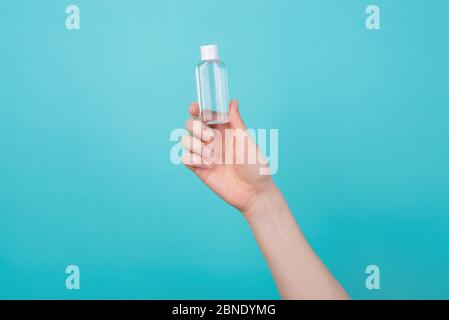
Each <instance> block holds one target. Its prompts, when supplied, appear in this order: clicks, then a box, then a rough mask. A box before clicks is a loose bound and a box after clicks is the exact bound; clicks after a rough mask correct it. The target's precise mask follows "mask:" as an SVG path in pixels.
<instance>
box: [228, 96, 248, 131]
mask: <svg viewBox="0 0 449 320" xmlns="http://www.w3.org/2000/svg"><path fill="white" fill-rule="evenodd" d="M229 122H230V125H231V128H232V129H242V130H245V129H246V127H245V124H244V123H243V120H242V117H241V115H240V111H239V102H238V101H237V100H236V99H234V100H232V101H231V103H230V105H229Z"/></svg>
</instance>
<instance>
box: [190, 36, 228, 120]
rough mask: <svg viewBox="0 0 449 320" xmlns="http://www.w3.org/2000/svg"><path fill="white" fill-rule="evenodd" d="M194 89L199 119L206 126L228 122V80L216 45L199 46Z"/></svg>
mask: <svg viewBox="0 0 449 320" xmlns="http://www.w3.org/2000/svg"><path fill="white" fill-rule="evenodd" d="M196 87H197V94H198V103H199V105H200V112H201V119H202V121H203V122H204V123H206V124H220V123H226V122H228V121H229V117H228V113H229V98H228V79H227V72H226V66H225V64H224V63H223V62H222V61H221V60H220V59H219V57H218V47H217V46H216V45H207V46H201V62H200V63H198V64H197V66H196Z"/></svg>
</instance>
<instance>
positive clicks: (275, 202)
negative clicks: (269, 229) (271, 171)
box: [242, 183, 285, 224]
mask: <svg viewBox="0 0 449 320" xmlns="http://www.w3.org/2000/svg"><path fill="white" fill-rule="evenodd" d="M284 204H285V200H284V197H283V195H282V193H281V191H280V190H279V189H278V187H277V186H276V185H275V184H274V183H270V185H268V186H267V187H266V188H264V189H263V190H262V191H260V192H259V193H257V194H256V195H255V196H254V197H253V199H252V200H251V201H250V203H249V205H248V208H247V209H246V210H242V214H243V215H244V217H245V218H246V220H247V221H248V222H249V223H250V224H254V223H257V222H259V221H261V220H264V219H266V218H267V217H269V216H271V215H273V214H276V212H278V211H279V209H280V208H281V207H282V206H283V205H284Z"/></svg>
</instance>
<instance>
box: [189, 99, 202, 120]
mask: <svg viewBox="0 0 449 320" xmlns="http://www.w3.org/2000/svg"><path fill="white" fill-rule="evenodd" d="M189 113H190V115H191V116H193V117H199V116H200V106H199V104H198V102H194V103H192V104H191V105H190V107H189Z"/></svg>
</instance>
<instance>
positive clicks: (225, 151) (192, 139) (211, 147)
mask: <svg viewBox="0 0 449 320" xmlns="http://www.w3.org/2000/svg"><path fill="white" fill-rule="evenodd" d="M189 112H190V114H191V116H192V117H191V118H189V119H187V121H186V124H185V126H186V129H187V130H188V131H189V133H190V134H189V135H186V136H184V137H183V139H182V144H183V147H184V154H183V158H182V160H183V163H184V164H185V165H186V166H187V167H188V168H189V169H191V170H192V171H193V172H194V173H195V174H196V175H197V176H198V177H199V178H200V179H201V180H202V181H203V182H204V183H205V184H206V185H207V186H208V187H209V188H210V189H212V190H213V191H214V192H215V193H216V194H217V195H219V196H220V197H221V198H222V199H223V200H225V201H226V202H228V203H229V204H231V205H232V206H234V207H235V208H237V209H238V210H240V211H241V212H242V213H243V214H245V216H246V215H247V214H248V213H249V212H250V208H251V207H252V205H253V204H254V203H255V202H256V200H257V199H258V198H259V196H260V195H262V194H266V193H269V192H271V190H274V189H276V187H275V186H274V183H273V181H272V179H271V176H270V175H267V174H265V175H262V174H261V172H267V171H268V167H267V162H266V160H265V158H264V157H263V155H262V154H261V153H260V151H259V149H258V148H257V145H256V144H255V142H254V141H253V139H252V138H251V137H250V136H249V134H248V132H247V131H246V127H245V125H244V123H243V120H242V118H241V117H240V112H239V108H238V102H237V100H233V101H231V103H230V106H229V122H228V123H225V124H217V125H211V126H206V125H205V124H204V123H203V122H202V121H201V120H199V117H200V109H199V106H198V103H193V104H192V105H191V106H190V108H189ZM229 136H231V137H232V138H231V139H229V138H227V137H229ZM237 137H239V138H237ZM240 138H241V140H240V142H239V139H240ZM241 142H243V143H241ZM252 155H253V156H252ZM254 155H257V157H254ZM242 158H243V161H242ZM255 158H256V159H255ZM250 159H252V160H253V161H251V160H250Z"/></svg>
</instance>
